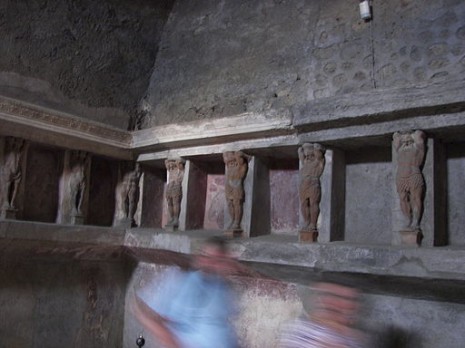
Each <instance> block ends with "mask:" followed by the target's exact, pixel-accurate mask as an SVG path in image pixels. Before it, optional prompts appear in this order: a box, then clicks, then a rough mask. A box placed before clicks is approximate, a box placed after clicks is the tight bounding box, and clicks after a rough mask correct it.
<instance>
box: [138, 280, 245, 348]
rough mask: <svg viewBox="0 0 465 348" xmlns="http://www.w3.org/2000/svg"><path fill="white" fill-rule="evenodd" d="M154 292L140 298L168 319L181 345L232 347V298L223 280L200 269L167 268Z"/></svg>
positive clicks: (187, 347)
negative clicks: (157, 289) (184, 270)
mask: <svg viewBox="0 0 465 348" xmlns="http://www.w3.org/2000/svg"><path fill="white" fill-rule="evenodd" d="M161 281H162V283H161V284H159V286H160V289H159V291H158V293H156V294H154V289H153V287H152V288H151V289H148V288H147V290H151V295H150V294H148V295H147V294H145V296H144V294H141V298H142V299H143V300H145V301H146V303H147V304H148V305H149V306H150V307H151V308H153V309H154V310H155V311H156V312H157V313H158V314H160V315H161V316H163V317H164V318H166V319H168V320H169V321H170V323H169V324H168V327H169V329H170V330H171V331H172V332H173V333H174V335H175V336H176V338H177V340H178V341H179V342H180V343H181V345H182V347H183V348H236V347H237V339H236V336H235V333H234V330H233V328H232V325H231V323H230V319H231V317H232V315H234V314H235V307H234V303H235V301H234V298H233V295H232V293H231V291H230V289H229V286H228V285H227V284H226V282H225V281H224V280H223V279H222V278H220V277H218V276H215V275H209V274H205V273H203V272H200V271H189V272H182V271H170V272H168V273H167V274H165V275H164V277H162V278H161Z"/></svg>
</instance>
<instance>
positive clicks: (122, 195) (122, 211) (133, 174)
mask: <svg viewBox="0 0 465 348" xmlns="http://www.w3.org/2000/svg"><path fill="white" fill-rule="evenodd" d="M123 164H124V163H120V166H119V173H118V174H119V175H118V184H117V185H116V190H115V214H114V217H113V226H123V227H136V226H137V224H136V221H135V219H134V215H135V214H136V210H137V205H138V204H139V198H140V186H139V183H140V178H141V176H142V170H141V167H140V163H136V164H135V165H133V164H131V166H130V167H128V166H124V165H123Z"/></svg>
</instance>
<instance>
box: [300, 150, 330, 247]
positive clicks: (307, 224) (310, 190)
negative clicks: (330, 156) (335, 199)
mask: <svg viewBox="0 0 465 348" xmlns="http://www.w3.org/2000/svg"><path fill="white" fill-rule="evenodd" d="M297 152H298V155H299V162H300V170H299V173H300V182H299V199H300V213H301V215H302V226H301V228H300V231H299V241H301V242H316V241H317V238H318V229H317V222H318V216H319V215H320V201H321V185H320V177H321V175H322V174H323V170H324V168H325V152H326V149H325V148H324V147H323V146H322V145H320V144H311V143H305V144H303V145H302V146H301V147H299V149H298V150H297Z"/></svg>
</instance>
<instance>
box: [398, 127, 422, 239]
mask: <svg viewBox="0 0 465 348" xmlns="http://www.w3.org/2000/svg"><path fill="white" fill-rule="evenodd" d="M393 146H394V149H395V150H396V152H397V176H396V186H397V193H398V194H399V199H400V208H401V210H402V213H403V214H404V216H405V217H406V219H407V224H406V226H405V227H406V228H407V229H409V230H418V229H419V228H420V220H421V214H422V211H423V193H424V190H425V181H424V178H423V174H422V173H421V166H422V164H423V161H424V159H425V133H424V132H422V131H421V130H416V131H411V132H403V133H400V132H396V133H394V135H393Z"/></svg>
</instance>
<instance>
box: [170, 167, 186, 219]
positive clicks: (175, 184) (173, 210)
mask: <svg viewBox="0 0 465 348" xmlns="http://www.w3.org/2000/svg"><path fill="white" fill-rule="evenodd" d="M184 165H185V161H184V160H183V159H167V160H165V167H166V170H167V171H168V185H167V187H166V203H167V204H168V214H169V221H168V223H167V224H166V227H173V228H176V227H178V226H179V214H180V213H181V200H182V180H183V178H184Z"/></svg>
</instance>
